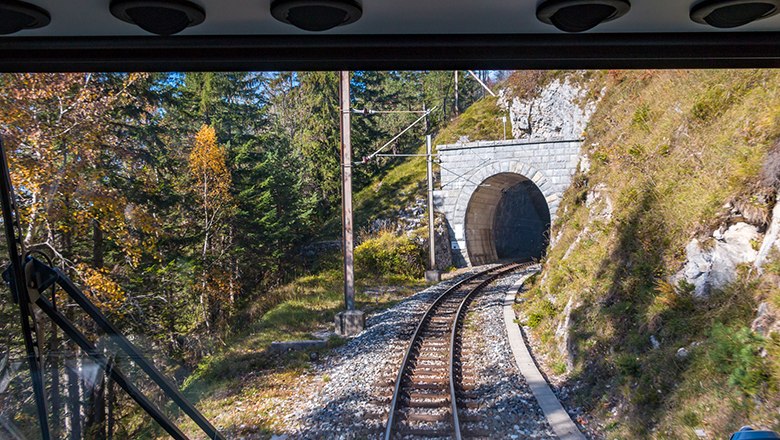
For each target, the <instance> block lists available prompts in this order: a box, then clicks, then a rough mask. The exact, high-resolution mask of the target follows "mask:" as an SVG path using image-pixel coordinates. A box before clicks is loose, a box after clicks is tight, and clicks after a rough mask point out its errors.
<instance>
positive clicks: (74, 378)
mask: <svg viewBox="0 0 780 440" xmlns="http://www.w3.org/2000/svg"><path fill="white" fill-rule="evenodd" d="M66 371H67V376H68V421H69V423H68V424H69V425H70V438H71V440H81V395H80V394H79V382H80V381H79V362H78V358H74V359H70V360H68V362H67V367H66Z"/></svg>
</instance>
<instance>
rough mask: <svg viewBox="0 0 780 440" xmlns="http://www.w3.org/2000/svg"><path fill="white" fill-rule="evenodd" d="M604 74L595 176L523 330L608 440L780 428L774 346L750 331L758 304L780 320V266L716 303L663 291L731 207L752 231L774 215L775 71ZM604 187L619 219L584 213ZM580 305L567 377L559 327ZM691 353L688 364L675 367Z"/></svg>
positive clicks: (541, 280) (580, 185) (547, 267)
mask: <svg viewBox="0 0 780 440" xmlns="http://www.w3.org/2000/svg"><path fill="white" fill-rule="evenodd" d="M597 75H598V76H596V78H597V82H598V85H597V86H596V87H598V89H600V88H601V87H606V95H605V97H604V99H603V100H602V102H601V103H600V105H599V107H598V110H597V112H596V114H595V115H594V116H593V118H592V120H591V124H590V126H589V128H588V133H587V140H586V142H585V143H584V145H585V146H586V147H585V148H587V149H588V151H587V152H588V153H589V156H590V158H591V162H592V167H591V169H590V171H589V172H587V173H580V174H578V175H577V176H575V179H574V184H573V185H572V187H571V188H570V190H569V191H568V192H567V193H566V195H565V197H564V202H563V203H562V205H561V208H560V209H559V210H558V213H559V218H558V219H557V221H556V224H555V225H554V228H553V236H557V237H558V240H557V242H556V243H555V246H553V247H552V248H551V249H550V251H549V254H548V256H547V257H546V260H545V262H544V275H543V276H542V277H537V279H536V280H535V281H534V283H533V284H532V288H531V289H530V290H529V291H528V292H527V293H526V296H525V298H526V301H525V302H524V304H523V305H522V306H520V307H519V313H520V316H521V319H522V320H524V321H525V322H526V323H527V324H528V325H530V326H531V327H532V332H533V334H534V336H535V337H536V338H537V339H538V340H540V341H541V343H542V346H543V348H542V349H541V350H542V352H543V353H540V354H543V355H544V357H545V358H546V359H547V360H546V366H547V369H548V371H550V372H553V373H555V374H561V375H565V378H566V379H565V380H566V382H567V383H566V385H569V386H574V387H575V388H576V387H577V386H578V385H579V388H576V391H575V392H574V393H573V394H574V397H573V400H574V402H575V404H576V405H578V406H580V407H582V408H584V409H585V411H586V412H587V413H588V414H589V415H591V416H593V417H594V419H596V420H598V421H600V422H601V423H602V424H603V425H604V429H605V434H606V436H607V438H611V439H618V438H620V439H625V438H668V439H695V438H697V437H696V435H695V433H694V429H695V428H703V429H704V430H705V431H706V432H707V434H708V438H728V435H729V433H730V432H733V431H735V430H737V429H739V427H740V426H742V425H744V424H753V425H755V426H762V427H769V428H772V429H775V430H780V335H777V334H774V335H773V336H769V337H766V338H764V337H761V336H760V335H758V334H756V333H754V332H752V331H751V329H750V325H751V321H752V320H753V319H754V318H755V314H756V308H757V306H758V304H759V303H760V302H764V301H766V302H769V303H770V304H773V305H774V307H775V308H776V309H780V283H779V282H778V280H780V262H779V261H778V260H780V257H778V255H775V260H774V263H771V264H770V265H769V266H768V267H767V268H766V269H767V270H766V272H765V274H764V275H763V276H758V275H757V274H756V272H755V271H752V272H751V271H750V270H749V268H747V267H743V268H740V269H739V270H738V277H737V281H735V282H734V283H733V284H731V285H729V286H728V287H726V288H725V289H722V290H718V291H714V292H712V294H711V295H710V297H709V298H708V299H706V300H699V299H695V298H694V297H693V295H692V289H691V287H690V286H686V285H684V284H679V285H672V284H670V283H669V282H668V280H669V279H670V276H671V275H672V274H674V273H675V272H677V271H678V270H679V269H680V268H681V267H682V264H683V263H684V261H685V246H686V244H687V243H688V242H689V241H690V240H691V239H692V238H694V237H699V238H705V237H710V238H709V240H712V238H711V232H712V231H713V230H714V229H717V228H718V227H719V226H720V225H722V224H728V223H729V222H734V221H737V220H738V219H734V218H733V217H732V218H729V216H728V209H726V208H724V204H726V203H727V202H735V204H737V206H743V207H750V209H752V210H753V211H754V212H758V213H759V214H760V215H758V216H756V215H753V217H754V218H755V217H759V218H760V217H762V216H763V217H764V218H765V217H766V216H767V215H768V214H769V212H770V211H771V208H772V206H770V205H771V204H772V203H771V202H770V203H767V202H766V201H765V198H763V197H758V195H759V194H767V193H770V194H774V193H775V191H777V189H778V188H776V187H771V184H769V183H767V181H766V179H764V180H762V178H761V171H762V167H764V166H765V163H766V162H767V160H768V158H770V159H769V160H771V158H772V157H774V158H775V160H776V159H777V154H778V153H777V151H774V152H773V150H776V149H777V148H778V147H777V146H776V145H777V142H778V139H779V138H780V72H777V71H752V70H751V71H657V72H628V71H621V72H602V73H598V74H597ZM598 89H596V90H598ZM599 184H601V185H602V187H605V188H606V190H605V191H602V192H603V193H605V194H606V195H607V197H609V199H610V200H611V202H612V205H613V213H612V216H611V218H607V217H605V216H601V217H599V216H598V215H597V214H598V213H599V212H601V211H602V210H603V209H604V207H605V205H604V203H605V201H604V198H603V197H602V199H601V200H600V201H596V202H595V204H593V205H591V206H590V207H588V206H586V204H585V200H586V195H587V194H588V192H589V191H591V190H592V189H593V188H595V187H596V186H597V185H599ZM770 199H771V200H772V201H773V198H770ZM759 223H760V222H759ZM762 226H765V225H762ZM583 231H584V232H583ZM578 237H579V240H577V238H578ZM759 244H760V243H756V246H758V245H759ZM570 247H571V248H572V249H571V252H570V253H569V255H568V256H566V257H565V255H566V253H567V250H569V248H570ZM571 297H574V300H573V307H572V310H571V327H570V331H571V333H570V334H571V336H570V337H571V340H570V347H571V350H572V352H573V354H574V364H573V368H572V370H571V371H569V372H568V373H567V374H566V373H565V372H566V370H567V364H566V358H565V355H564V352H563V351H560V350H559V347H560V344H561V337H560V334H559V335H558V336H556V330H558V326H559V324H560V323H561V322H562V320H563V319H564V309H565V306H566V304H567V302H568V301H569V299H570V298H571ZM651 337H653V338H655V340H657V341H658V342H659V343H660V346H659V347H658V348H654V347H653V343H652V342H651ZM681 347H685V348H686V349H687V350H688V352H689V355H688V357H687V358H682V357H678V356H676V353H677V351H678V349H679V348H681Z"/></svg>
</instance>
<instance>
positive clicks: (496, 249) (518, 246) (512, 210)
mask: <svg viewBox="0 0 780 440" xmlns="http://www.w3.org/2000/svg"><path fill="white" fill-rule="evenodd" d="M464 222H465V239H466V250H467V253H468V257H469V261H470V263H471V264H472V265H481V264H487V263H493V262H496V261H500V260H510V259H511V260H527V259H531V258H535V259H539V258H541V257H542V256H543V255H544V252H545V250H546V248H547V243H548V241H549V231H550V224H551V215H550V208H549V206H548V205H547V200H546V197H545V195H544V193H543V192H542V190H541V189H540V188H539V187H538V186H537V185H536V183H534V181H533V180H531V179H529V178H528V177H526V176H524V175H522V174H518V173H514V172H500V173H498V174H494V175H492V176H489V177H487V178H485V179H484V180H482V182H480V183H479V184H478V185H476V188H475V189H474V191H473V192H472V193H471V196H470V198H469V200H468V205H467V207H466V212H465V219H464Z"/></svg>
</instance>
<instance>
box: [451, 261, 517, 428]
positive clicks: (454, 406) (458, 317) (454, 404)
mask: <svg viewBox="0 0 780 440" xmlns="http://www.w3.org/2000/svg"><path fill="white" fill-rule="evenodd" d="M526 264H528V263H514V264H508V265H505V266H500V268H499V270H497V271H495V273H493V274H491V275H490V277H488V278H486V279H485V280H484V281H482V282H481V283H480V284H479V285H478V286H477V287H475V288H473V289H471V291H470V292H469V293H467V294H466V296H465V297H464V298H463V300H462V301H461V302H460V306H458V311H457V312H455V320H454V321H453V324H452V333H451V335H450V368H449V372H450V407H451V411H452V430H453V434H455V440H461V439H462V438H463V437H462V436H461V432H460V420H459V417H458V399H457V395H456V392H455V344H456V343H457V339H458V330H459V323H460V322H462V319H463V318H464V317H465V313H464V312H465V310H466V308H467V304H468V303H469V300H470V299H471V297H473V296H474V294H475V293H477V292H479V291H480V290H482V289H483V288H485V286H487V285H488V284H490V283H492V282H493V281H494V280H495V279H496V278H498V277H500V276H501V275H504V274H505V273H508V272H512V271H513V270H516V269H517V268H519V267H523V266H525V265H526ZM461 368H462V365H461ZM462 373H463V372H462V371H461V374H462Z"/></svg>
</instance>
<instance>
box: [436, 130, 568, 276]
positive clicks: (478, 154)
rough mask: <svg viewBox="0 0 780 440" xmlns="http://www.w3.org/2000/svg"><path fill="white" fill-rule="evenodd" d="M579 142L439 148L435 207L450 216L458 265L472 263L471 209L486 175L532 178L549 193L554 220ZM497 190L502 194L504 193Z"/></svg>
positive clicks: (512, 142) (487, 143)
mask: <svg viewBox="0 0 780 440" xmlns="http://www.w3.org/2000/svg"><path fill="white" fill-rule="evenodd" d="M580 144H581V142H580V141H579V140H572V139H561V140H558V141H555V140H548V141H527V140H509V141H483V142H470V143H464V144H452V145H441V146H439V147H438V153H439V159H440V161H441V162H440V163H441V179H440V188H441V189H440V190H438V191H436V192H435V194H434V197H435V198H434V202H435V205H436V210H437V211H439V212H441V213H443V214H444V215H445V217H446V219H447V222H448V224H449V229H450V246H451V249H452V253H453V262H454V263H455V265H457V266H465V265H470V264H471V263H472V262H471V261H470V259H469V256H468V252H467V244H466V238H467V231H466V224H465V219H466V212H467V209H468V207H469V202H470V200H471V198H472V196H473V195H474V192H475V191H476V190H477V189H478V188H479V187H480V185H481V184H482V183H483V182H484V181H485V180H486V179H488V178H490V177H492V176H496V175H499V174H502V173H512V174H516V175H520V176H523V177H525V178H527V179H529V180H531V181H533V182H534V183H535V184H536V186H537V187H538V188H539V189H540V190H541V192H542V193H543V194H544V197H545V200H546V201H547V205H548V207H549V209H550V217H551V219H552V220H553V221H554V220H555V213H556V211H557V209H558V204H559V203H560V200H561V198H562V196H563V192H564V191H565V190H566V188H568V187H569V184H570V183H571V178H572V176H573V174H574V172H575V170H576V167H577V163H578V162H579V157H580V156H579V154H580ZM496 194H499V196H498V197H500V191H497V192H496ZM496 204H497V203H496ZM483 209H484V208H483Z"/></svg>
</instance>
